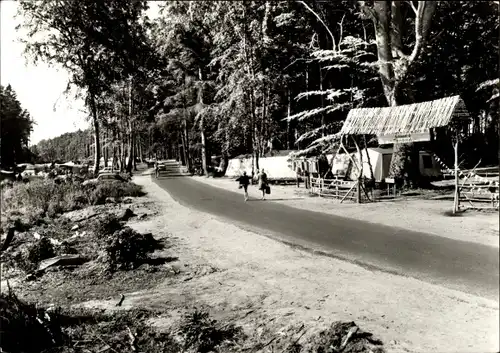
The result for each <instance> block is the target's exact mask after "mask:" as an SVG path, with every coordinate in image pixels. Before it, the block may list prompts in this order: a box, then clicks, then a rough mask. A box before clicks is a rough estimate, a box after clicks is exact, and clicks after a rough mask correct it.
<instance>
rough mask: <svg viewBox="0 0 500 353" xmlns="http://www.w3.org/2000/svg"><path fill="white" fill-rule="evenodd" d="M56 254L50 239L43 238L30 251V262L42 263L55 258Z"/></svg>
mask: <svg viewBox="0 0 500 353" xmlns="http://www.w3.org/2000/svg"><path fill="white" fill-rule="evenodd" d="M55 255H56V252H55V251H54V246H53V245H52V243H51V242H50V240H49V239H48V238H45V237H43V238H41V239H40V240H38V241H37V242H36V243H35V244H33V245H32V246H31V247H30V248H29V249H28V256H27V258H28V261H29V262H31V263H33V264H38V263H39V262H40V261H42V260H45V259H49V258H51V257H54V256H55Z"/></svg>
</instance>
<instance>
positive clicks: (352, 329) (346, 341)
mask: <svg viewBox="0 0 500 353" xmlns="http://www.w3.org/2000/svg"><path fill="white" fill-rule="evenodd" d="M356 332H358V327H357V326H354V327H351V328H350V329H349V332H347V335H346V336H345V339H344V342H342V345H341V346H340V350H341V351H342V350H343V349H344V348H345V347H346V346H347V343H349V340H350V339H351V337H352V336H353V335H354V334H355V333H356Z"/></svg>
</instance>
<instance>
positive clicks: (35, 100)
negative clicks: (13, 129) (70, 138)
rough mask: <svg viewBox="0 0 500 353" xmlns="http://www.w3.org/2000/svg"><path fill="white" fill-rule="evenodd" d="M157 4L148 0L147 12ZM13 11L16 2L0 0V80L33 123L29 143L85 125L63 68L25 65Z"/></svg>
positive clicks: (83, 112) (154, 10)
mask: <svg viewBox="0 0 500 353" xmlns="http://www.w3.org/2000/svg"><path fill="white" fill-rule="evenodd" d="M157 6H158V4H157V3H155V4H151V3H150V7H151V9H150V10H149V11H148V15H152V16H154V15H156V13H157ZM16 12H17V2H16V1H13V0H9V1H7V0H2V1H0V16H1V17H0V69H1V72H0V83H1V84H2V85H3V86H7V85H8V84H10V85H11V86H12V88H13V89H14V91H15V92H16V94H17V99H18V100H19V101H20V102H21V105H22V107H23V108H24V109H26V110H27V111H28V112H29V113H30V115H31V117H32V119H33V120H34V121H35V123H36V124H35V125H34V127H33V132H32V133H31V138H30V140H31V141H30V144H36V143H37V142H39V141H40V140H43V139H47V138H52V137H56V136H59V135H61V134H64V133H66V132H71V131H76V130H78V129H85V128H87V127H88V122H87V120H86V118H87V116H88V113H87V112H86V109H85V106H84V104H83V101H82V100H76V99H75V98H74V97H73V96H72V95H68V96H65V95H64V94H63V92H64V90H65V89H66V86H67V83H68V77H69V76H68V74H67V73H66V71H64V70H63V69H57V68H56V67H49V66H48V65H47V64H45V63H43V62H39V63H37V65H36V66H34V65H32V64H26V60H25V59H24V57H23V55H22V52H23V49H24V47H23V45H22V44H21V43H19V42H18V38H19V37H20V36H22V35H23V34H22V33H19V32H16V30H15V27H16V25H17V24H18V23H19V21H20V19H19V18H17V19H15V18H14V16H15V14H16ZM54 105H55V108H56V109H55V111H54Z"/></svg>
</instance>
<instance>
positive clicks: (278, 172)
mask: <svg viewBox="0 0 500 353" xmlns="http://www.w3.org/2000/svg"><path fill="white" fill-rule="evenodd" d="M289 159H290V157H288V156H274V157H263V158H259V168H260V169H264V171H265V172H266V174H267V177H268V178H269V179H271V180H279V179H295V178H296V174H295V171H294V170H293V169H292V164H291V163H290V162H289ZM243 171H246V172H247V174H248V175H251V174H252V158H233V159H230V160H229V163H228V166H227V170H226V174H225V176H226V177H230V178H234V177H237V176H239V175H241V174H243Z"/></svg>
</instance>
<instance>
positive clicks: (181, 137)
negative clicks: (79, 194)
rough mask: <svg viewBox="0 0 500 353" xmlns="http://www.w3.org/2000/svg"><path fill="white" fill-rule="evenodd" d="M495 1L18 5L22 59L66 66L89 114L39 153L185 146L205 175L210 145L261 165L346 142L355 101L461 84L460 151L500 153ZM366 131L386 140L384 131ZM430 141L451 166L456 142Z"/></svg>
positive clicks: (393, 100) (493, 158)
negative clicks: (465, 118)
mask: <svg viewBox="0 0 500 353" xmlns="http://www.w3.org/2000/svg"><path fill="white" fill-rule="evenodd" d="M153 3H154V4H153ZM150 6H156V7H158V9H159V11H158V14H157V16H148V14H149V13H150V12H148V8H149V7H150ZM499 6H500V5H499V2H498V1H349V0H344V1H317V0H316V1H315V0H307V1H231V2H227V1H159V2H147V1H140V0H131V1H120V0H110V1H106V2H91V1H84V2H76V1H72V0H59V1H53V0H42V1H39V2H37V3H36V5H35V3H33V2H32V1H20V11H19V12H20V15H22V18H23V21H24V22H23V25H22V26H23V27H24V28H25V29H27V30H28V33H29V35H28V36H27V37H26V38H25V39H24V43H25V49H26V50H25V55H26V56H27V57H28V58H29V59H30V60H33V61H34V62H36V61H38V60H43V61H45V62H48V63H51V64H54V65H56V66H60V67H63V68H64V69H66V70H67V71H68V72H69V74H70V82H69V84H68V87H76V88H77V89H78V95H79V96H80V97H81V98H83V99H84V100H85V103H86V107H87V109H88V112H89V121H90V122H91V124H90V129H89V130H88V131H79V132H75V133H68V134H65V135H63V136H60V137H57V138H55V139H52V140H47V141H42V142H40V143H39V144H38V145H37V146H35V147H34V149H33V152H34V153H35V154H36V155H37V156H38V158H39V160H45V161H50V160H62V161H66V160H84V159H92V160H93V161H94V165H95V166H96V168H95V169H96V170H97V169H98V168H97V166H98V165H99V163H96V162H95V161H99V160H100V159H101V157H104V161H105V162H104V163H105V164H107V161H108V159H111V160H113V163H116V164H117V166H118V168H119V169H121V170H129V171H130V170H131V169H132V168H133V160H135V159H136V158H177V159H179V160H181V161H182V163H183V164H185V165H187V166H188V168H190V169H194V168H196V167H201V168H202V169H203V171H204V173H205V174H207V173H208V172H209V169H210V160H211V156H220V157H221V158H222V159H223V160H224V161H226V162H227V160H228V159H229V158H233V157H235V156H238V155H251V156H252V157H253V159H254V161H255V167H256V168H258V160H259V157H262V156H264V155H266V154H268V153H269V152H270V151H271V150H274V151H276V150H290V151H292V150H293V151H294V153H296V154H297V155H306V156H311V155H318V154H320V153H322V152H331V151H334V150H335V149H336V148H337V142H338V141H337V140H336V139H335V137H336V136H338V135H337V133H338V132H339V130H340V128H341V126H342V122H343V121H344V120H345V118H346V116H347V114H348V112H349V110H350V109H352V108H360V107H378V106H396V105H401V104H408V103H417V102H423V101H429V100H433V99H438V98H443V97H448V96H452V95H460V96H461V98H462V99H463V100H464V102H465V104H466V107H467V110H468V112H469V114H470V116H471V120H470V124H469V127H468V129H467V130H466V131H464V136H463V147H461V160H462V161H463V163H464V165H466V166H467V165H475V164H476V163H477V162H478V160H479V159H481V164H482V165H497V164H498V157H499V153H498V151H499V150H498V143H499V141H498V138H499V116H498V115H499V109H498V108H499V107H498V102H499V96H500V95H499V87H498V84H499V80H498V72H499V67H498V65H499V60H498V43H499V37H498V34H499V17H498V11H499ZM68 92H70V89H69V88H68ZM68 94H69V93H68ZM2 140H3V135H2ZM360 141H361V142H363V143H365V144H366V145H368V144H375V145H376V144H377V140H376V137H375V136H363V137H362V138H360ZM2 146H3V141H2ZM350 147H352V145H351V146H350ZM406 147H409V148H406ZM411 148H412V146H411V144H410V145H409V146H405V145H402V146H400V148H398V149H397V151H396V154H397V157H398V158H393V163H395V164H397V163H399V164H404V160H405V158H407V156H406V155H407V154H408V152H407V151H408V150H410V149H411ZM432 148H433V149H435V150H439V151H440V155H441V156H443V159H444V160H445V161H447V162H449V165H450V166H451V165H452V164H453V149H452V145H451V143H449V141H448V140H447V139H446V138H442V139H441V140H439V139H438V140H437V141H436V142H435V143H434V144H433V145H432ZM3 153H4V152H3V149H2V158H3ZM271 153H272V152H271ZM478 156H480V157H478ZM127 157H132V158H127ZM226 164H227V163H226ZM392 170H395V171H397V170H398V169H397V168H395V169H392ZM395 176H398V175H395Z"/></svg>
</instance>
